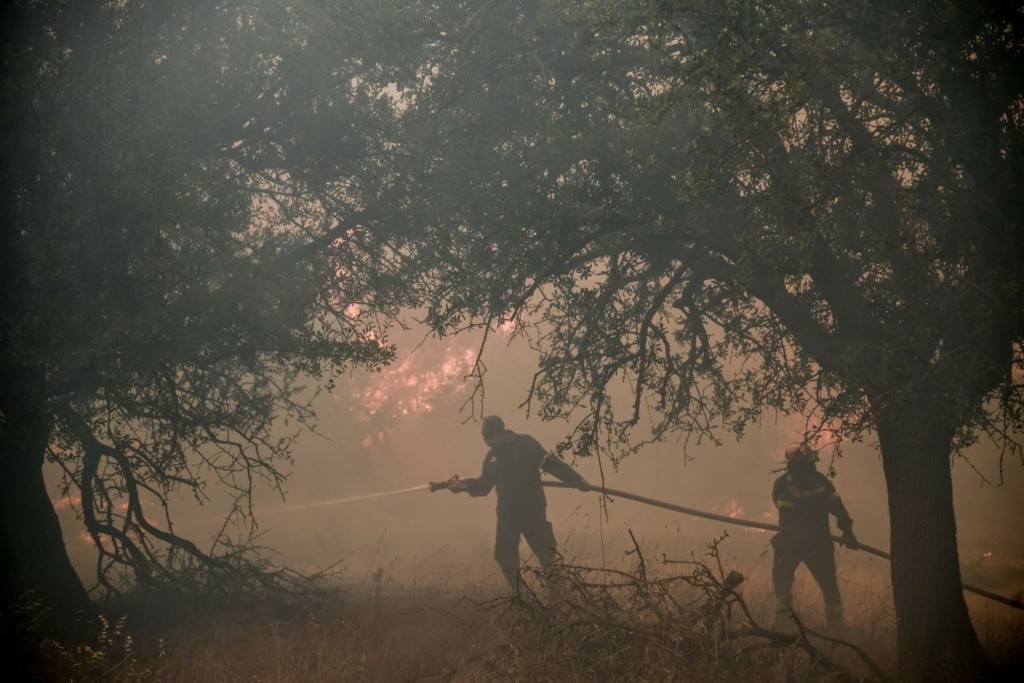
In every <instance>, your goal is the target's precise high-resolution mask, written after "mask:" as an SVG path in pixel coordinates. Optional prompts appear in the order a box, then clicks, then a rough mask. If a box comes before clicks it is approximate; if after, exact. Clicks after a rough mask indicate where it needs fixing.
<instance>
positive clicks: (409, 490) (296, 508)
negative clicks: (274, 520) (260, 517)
mask: <svg viewBox="0 0 1024 683" xmlns="http://www.w3.org/2000/svg"><path fill="white" fill-rule="evenodd" d="M430 486H431V485H430V484H421V485H419V486H410V487H409V488H407V489H398V490H397V491H382V492H380V493H367V494H365V495H361V496H347V497H345V498H334V499H332V500H321V501H318V502H316V503H309V504H307V505H293V506H290V507H286V508H278V509H276V510H268V511H267V512H264V513H263V514H264V515H274V514H281V513H284V512H301V511H303V510H313V509H315V508H323V507H330V506H332V505H341V504H342V503H354V502H356V501H358V500H370V499H371V498H383V497H384V496H397V495H398V494H400V493H412V492H413V491H426V490H427V489H429V488H430Z"/></svg>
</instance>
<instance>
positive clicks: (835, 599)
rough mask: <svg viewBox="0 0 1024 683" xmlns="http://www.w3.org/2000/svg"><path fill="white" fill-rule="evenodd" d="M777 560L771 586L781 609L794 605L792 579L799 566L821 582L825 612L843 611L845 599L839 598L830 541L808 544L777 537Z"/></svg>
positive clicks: (774, 540) (794, 539) (773, 542)
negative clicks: (830, 609)
mask: <svg viewBox="0 0 1024 683" xmlns="http://www.w3.org/2000/svg"><path fill="white" fill-rule="evenodd" d="M772 547H773V548H774V550H775V558H774V561H773V563H772V584H773V587H774V589H775V598H776V600H778V602H779V603H780V604H781V605H786V606H791V605H792V604H793V579H794V577H795V575H796V568H797V567H799V566H800V563H801V562H802V563H803V564H805V565H807V569H808V570H810V572H811V576H813V577H814V580H815V581H817V582H818V586H819V587H820V588H821V594H822V597H824V598H825V606H826V608H829V607H831V608H833V609H836V608H840V607H841V606H842V604H843V599H842V598H841V597H840V595H839V583H838V581H837V580H836V556H835V551H834V550H833V548H832V541H831V539H825V540H812V541H806V540H804V539H799V538H792V537H790V536H786V535H785V534H778V535H776V536H775V537H774V538H772Z"/></svg>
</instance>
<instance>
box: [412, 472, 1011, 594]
mask: <svg viewBox="0 0 1024 683" xmlns="http://www.w3.org/2000/svg"><path fill="white" fill-rule="evenodd" d="M541 484H542V485H543V486H546V487H548V488H554V489H578V488H579V487H578V486H574V485H572V484H566V483H564V482H561V481H542V482H541ZM431 486H433V484H432V485H431ZM432 490H434V489H432ZM589 490H591V491H597V492H599V493H601V494H603V495H606V496H614V497H618V498H626V499H628V500H634V501H636V502H638V503H643V504H644V505H650V506H653V507H659V508H664V509H665V510H672V511H673V512H681V513H682V514H684V515H691V516H693V517H702V518H704V519H712V520H714V521H716V522H722V523H724V524H735V525H737V526H745V527H749V528H752V529H763V530H765V531H778V530H779V526H778V525H777V524H770V523H768V522H759V521H757V520H753V519H740V518H739V517H729V516H727V515H719V514H715V513H713V512H705V511H704V510H696V509H694V508H688V507H684V506H682V505H676V504H674V503H666V502H665V501H662V500H655V499H654V498H647V497H646V496H639V495H637V494H635V493H629V492H628V491H620V490H619V489H610V488H605V487H601V486H591V487H590V489H589ZM839 539H840V537H839V536H833V537H832V540H834V541H838V540H839ZM857 549H858V550H863V551H864V552H866V553H868V554H869V555H875V556H876V557H880V558H882V559H883V560H887V561H889V562H891V561H892V555H890V554H889V553H887V552H885V551H884V550H880V549H878V548H874V547H872V546H870V545H864V544H863V543H859V544H858V546H857ZM962 585H963V587H964V590H965V591H968V592H970V593H974V594H975V595H980V596H982V597H984V598H988V599H989V600H994V601H996V602H1000V603H1002V604H1004V605H1009V606H1010V607H1015V608H1017V609H1024V603H1022V602H1021V601H1020V600H1019V599H1014V598H1008V597H1006V596H1003V595H999V594H998V593H993V592H992V591H987V590H985V589H984V588H978V587H977V586H972V585H970V584H968V583H963V584H962Z"/></svg>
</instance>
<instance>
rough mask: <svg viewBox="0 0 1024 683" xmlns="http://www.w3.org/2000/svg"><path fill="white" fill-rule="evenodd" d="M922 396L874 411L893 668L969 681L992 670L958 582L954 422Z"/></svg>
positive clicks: (910, 675) (915, 675) (919, 676)
mask: <svg viewBox="0 0 1024 683" xmlns="http://www.w3.org/2000/svg"><path fill="white" fill-rule="evenodd" d="M937 403H939V401H937V400H935V398H934V396H921V397H920V400H919V401H917V402H915V405H910V406H908V405H906V403H904V404H901V405H900V406H894V407H890V408H889V409H883V410H878V411H876V415H877V416H878V418H877V424H878V437H879V442H880V444H881V449H882V465H883V468H884V471H885V482H886V488H887V490H888V494H889V524H890V527H891V534H892V588H893V599H894V601H895V608H896V626H897V637H898V640H899V658H900V669H901V671H902V673H903V675H904V676H905V677H906V678H907V679H908V680H921V681H924V680H927V681H970V680H981V679H984V678H985V677H986V676H987V674H988V673H989V672H990V670H991V664H990V662H989V660H988V659H987V657H986V655H985V653H984V651H983V650H982V648H981V644H980V643H979V641H978V636H977V634H976V633H975V631H974V626H973V625H972V624H971V621H970V617H969V616H968V613H967V604H966V602H965V600H964V594H963V588H962V586H961V577H960V558H959V552H958V550H957V538H956V519H955V516H954V512H953V482H952V476H951V474H950V462H949V456H950V447H951V443H952V438H953V421H952V420H951V419H946V418H945V414H946V411H944V410H942V409H941V407H939V406H937V405H935V404H937Z"/></svg>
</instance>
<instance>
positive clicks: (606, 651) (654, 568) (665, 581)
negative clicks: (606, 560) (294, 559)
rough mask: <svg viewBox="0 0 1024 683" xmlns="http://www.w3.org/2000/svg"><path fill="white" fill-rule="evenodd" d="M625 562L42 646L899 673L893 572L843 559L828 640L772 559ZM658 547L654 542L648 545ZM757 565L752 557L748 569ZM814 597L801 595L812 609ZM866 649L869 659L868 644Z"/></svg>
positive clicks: (317, 669) (280, 663)
mask: <svg viewBox="0 0 1024 683" xmlns="http://www.w3.org/2000/svg"><path fill="white" fill-rule="evenodd" d="M635 550H636V552H635V553H634V554H633V555H632V556H631V557H630V559H629V563H630V564H629V566H628V567H626V568H625V569H617V570H608V569H600V570H598V569H594V568H592V567H587V566H584V565H582V564H566V565H564V566H562V567H561V568H560V569H559V570H558V571H556V572H545V573H544V574H543V575H540V574H539V573H537V572H532V571H528V572H527V574H526V576H527V582H528V589H527V590H526V591H524V594H523V597H522V599H521V600H510V599H507V598H504V597H500V596H502V590H501V588H502V586H501V585H500V583H499V582H500V579H498V577H497V575H496V572H493V571H491V569H490V568H488V569H486V570H485V569H481V570H480V571H479V572H477V574H476V575H475V576H472V575H471V576H462V577H460V578H459V580H457V581H453V580H452V578H451V576H449V575H439V576H437V577H435V578H434V579H431V578H430V577H423V576H419V577H417V579H416V581H415V583H414V584H411V585H410V584H401V583H399V582H398V581H397V580H395V579H394V578H392V577H391V576H390V575H389V574H388V572H386V571H384V570H378V571H375V572H373V573H371V574H370V575H369V576H367V577H366V579H365V580H363V581H360V582H357V583H355V584H350V585H347V586H344V587H343V590H342V592H341V593H340V594H339V596H338V597H337V598H336V599H331V600H327V601H324V602H322V603H321V604H318V605H317V606H315V608H305V609H299V608H294V607H291V608H281V607H278V608H272V607H270V606H267V605H256V604H242V603H238V602H235V603H227V604H225V603H222V602H221V603H214V602H210V601H206V602H197V601H180V600H179V601H176V602H174V603H166V604H154V603H153V602H149V603H147V604H145V605H135V606H132V607H131V608H130V609H129V610H128V614H129V616H128V617H127V618H126V620H123V621H113V622H109V623H107V625H106V630H105V631H104V633H103V634H102V635H101V637H99V638H98V639H97V642H96V643H95V644H94V645H93V646H92V648H91V649H81V648H79V649H75V650H65V649H62V648H59V647H57V646H55V645H54V644H52V643H51V644H50V645H48V646H47V647H46V648H45V649H44V655H45V664H46V668H45V672H44V675H45V677H46V678H47V679H49V680H67V681H71V680H75V681H85V682H89V681H168V682H171V681H174V682H177V681H188V682H190V683H191V682H196V681H225V682H228V681H247V682H253V681H265V682H274V683H283V682H291V681H295V682H300V681H301V682H304V683H305V682H308V683H320V682H327V681H332V682H334V681H353V682H356V681H374V682H377V681H450V682H455V683H459V682H469V681H473V682H477V681H683V682H686V681H738V680H743V681H750V682H752V683H772V682H779V683H782V682H784V681H792V680H806V681H846V680H872V679H873V680H881V679H884V678H885V677H886V676H888V675H891V674H892V672H893V671H894V669H895V650H894V641H895V637H894V633H895V630H894V624H893V615H892V609H891V596H890V595H889V592H888V590H887V588H886V586H887V580H886V577H885V576H884V574H883V573H882V572H880V571H878V569H877V568H874V569H871V568H868V567H859V566H856V565H854V566H853V567H850V566H849V565H848V564H847V566H844V567H843V572H842V582H843V591H844V598H845V600H846V603H847V609H848V622H849V624H848V627H847V628H846V629H845V630H844V631H843V632H842V633H841V634H833V635H835V636H836V637H837V638H838V639H840V640H842V641H849V643H852V644H854V645H855V646H856V647H850V646H849V645H848V644H846V643H843V642H837V640H834V639H830V638H828V637H825V636H823V635H820V634H819V633H818V632H819V631H822V630H823V627H822V621H823V615H822V614H821V604H820V603H821V599H820V595H819V594H818V593H817V590H816V587H815V586H813V585H812V583H811V581H810V580H809V579H807V578H806V577H805V576H803V574H804V572H801V575H802V578H801V579H800V581H799V582H798V585H797V592H796V595H797V600H798V609H799V610H800V611H801V612H802V613H803V614H802V615H801V616H802V617H803V623H804V625H805V626H806V627H807V629H808V631H807V632H805V633H803V634H795V635H785V634H777V633H774V632H772V631H769V630H766V629H764V628H763V626H764V625H765V624H770V622H771V619H770V617H771V615H772V613H773V606H772V600H771V599H770V591H769V590H768V579H767V575H766V567H765V564H766V563H763V562H762V563H760V564H754V565H749V566H753V567H755V568H756V569H755V570H754V571H752V572H750V574H749V575H748V576H747V577H746V580H745V581H744V582H743V583H742V584H740V586H739V588H738V589H737V590H736V592H735V593H730V592H728V591H724V590H723V586H722V582H723V579H724V577H725V576H726V575H727V574H728V570H729V566H728V565H729V562H725V561H721V560H720V558H719V557H718V555H717V548H716V547H715V546H713V547H712V552H711V554H710V555H708V556H706V557H700V558H696V559H693V558H691V559H690V560H688V561H686V562H678V561H672V560H666V559H664V558H660V559H658V558H653V557H650V558H645V557H644V555H643V554H641V553H640V550H639V547H637V548H636V549H635ZM648 554H651V553H648ZM744 566H748V565H744ZM801 606H802V607H801ZM971 606H972V610H973V611H974V616H975V622H976V624H977V627H978V631H979V634H980V636H981V637H982V639H983V642H984V643H985V644H986V645H987V647H988V648H989V651H990V653H991V654H992V656H993V657H994V659H995V660H996V661H997V662H998V663H1000V664H1001V665H1002V666H1003V667H1008V666H1010V665H1011V664H1012V663H1013V660H1014V658H1016V657H1019V656H1020V655H1019V653H1020V651H1021V648H1020V646H1021V644H1022V643H1024V619H1022V617H1021V613H1020V612H1019V611H1013V610H1009V609H1007V608H1003V607H1000V606H993V605H989V604H984V603H983V602H981V601H975V600H972V601H971ZM858 648H859V651H862V652H863V653H864V654H865V655H866V657H865V656H861V654H859V651H858Z"/></svg>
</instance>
